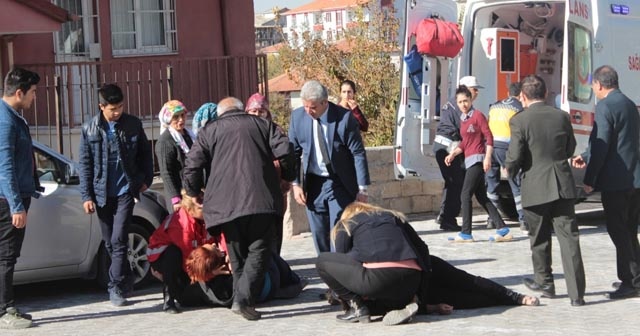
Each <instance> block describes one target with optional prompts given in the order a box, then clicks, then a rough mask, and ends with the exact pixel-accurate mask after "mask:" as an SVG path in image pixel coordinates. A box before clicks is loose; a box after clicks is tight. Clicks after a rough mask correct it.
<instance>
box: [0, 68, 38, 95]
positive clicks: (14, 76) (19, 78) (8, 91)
mask: <svg viewBox="0 0 640 336" xmlns="http://www.w3.org/2000/svg"><path fill="white" fill-rule="evenodd" d="M39 82H40V76H38V74H37V73H35V72H33V71H29V70H26V69H23V68H13V70H11V71H9V73H7V76H6V77H5V78H4V95H5V96H8V97H9V96H13V95H15V94H16V92H18V90H20V91H22V92H23V93H27V91H29V89H31V86H33V85H38V83H39Z"/></svg>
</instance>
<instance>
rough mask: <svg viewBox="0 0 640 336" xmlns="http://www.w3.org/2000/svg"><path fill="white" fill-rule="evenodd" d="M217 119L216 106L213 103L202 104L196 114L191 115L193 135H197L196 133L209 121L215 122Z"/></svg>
mask: <svg viewBox="0 0 640 336" xmlns="http://www.w3.org/2000/svg"><path fill="white" fill-rule="evenodd" d="M217 118H218V105H216V104H214V103H204V104H202V106H200V108H199V109H198V111H196V114H194V115H193V125H192V127H193V133H194V134H196V135H197V134H198V131H199V130H200V129H201V128H203V127H204V125H206V124H207V123H208V122H209V121H212V120H216V119H217Z"/></svg>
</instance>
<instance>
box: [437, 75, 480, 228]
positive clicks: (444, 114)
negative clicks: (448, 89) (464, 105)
mask: <svg viewBox="0 0 640 336" xmlns="http://www.w3.org/2000/svg"><path fill="white" fill-rule="evenodd" d="M459 84H460V85H464V86H466V87H467V88H469V90H470V91H471V102H472V103H473V101H474V100H475V99H476V97H478V89H482V88H483V87H482V86H480V84H478V80H477V79H476V78H475V77H474V76H465V77H462V78H461V79H460V83H459ZM472 108H473V107H472ZM460 115H462V112H461V111H460V109H459V108H458V104H457V103H456V101H455V97H454V98H453V99H452V100H450V101H449V102H447V103H446V104H444V105H443V106H442V108H441V109H440V122H439V123H438V128H437V129H436V137H435V139H434V143H433V152H434V154H435V156H436V161H437V162H438V166H439V167H440V173H441V174H442V178H443V179H444V187H443V189H442V204H441V206H440V214H439V215H438V218H437V219H436V223H438V224H440V229H442V230H445V231H460V229H461V228H460V226H459V225H458V223H457V222H456V217H457V216H458V214H459V213H460V207H461V203H460V193H461V192H462V182H463V181H464V158H463V157H462V156H461V155H460V156H457V157H456V158H455V159H454V160H453V162H452V163H451V165H449V166H447V165H446V164H445V163H444V158H445V157H446V156H447V155H449V150H448V149H449V148H450V149H453V148H455V147H456V146H452V145H451V144H452V142H455V141H460V140H461V137H460Z"/></svg>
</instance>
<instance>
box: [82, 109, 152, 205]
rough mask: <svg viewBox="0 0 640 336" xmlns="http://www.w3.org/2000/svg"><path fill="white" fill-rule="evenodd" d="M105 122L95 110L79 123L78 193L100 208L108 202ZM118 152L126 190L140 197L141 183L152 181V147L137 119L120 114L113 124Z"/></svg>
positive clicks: (84, 200)
mask: <svg viewBox="0 0 640 336" xmlns="http://www.w3.org/2000/svg"><path fill="white" fill-rule="evenodd" d="M106 125H107V121H106V120H105V119H104V117H103V116H102V113H98V115H97V116H95V117H93V118H92V119H91V120H89V121H88V122H87V123H85V124H84V125H83V126H82V136H81V138H80V192H81V194H82V201H83V202H86V201H94V202H96V204H97V205H98V206H99V207H103V206H105V205H106V204H107V176H108V172H107V167H108V155H109V153H108V150H107V143H108V139H107V133H106V131H105V130H106V127H107V126H106ZM116 133H117V137H116V138H117V141H118V144H119V146H118V155H119V156H120V160H121V162H122V165H123V168H124V174H125V177H126V179H127V182H128V183H129V192H130V193H131V194H132V196H133V197H135V198H138V197H139V190H140V187H141V186H142V185H143V184H146V185H147V187H149V186H151V183H152V182H153V157H152V154H151V146H150V145H149V141H148V140H147V136H146V135H145V133H144V129H143V128H142V122H141V121H140V119H138V118H136V117H134V116H132V115H130V114H126V113H124V114H122V116H120V119H119V120H118V123H117V125H116Z"/></svg>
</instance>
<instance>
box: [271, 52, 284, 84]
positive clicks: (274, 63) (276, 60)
mask: <svg viewBox="0 0 640 336" xmlns="http://www.w3.org/2000/svg"><path fill="white" fill-rule="evenodd" d="M283 72H284V70H283V68H282V61H281V60H280V57H279V56H278V55H274V54H271V55H267V79H272V78H274V77H277V76H280V75H281V74H282V73H283Z"/></svg>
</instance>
